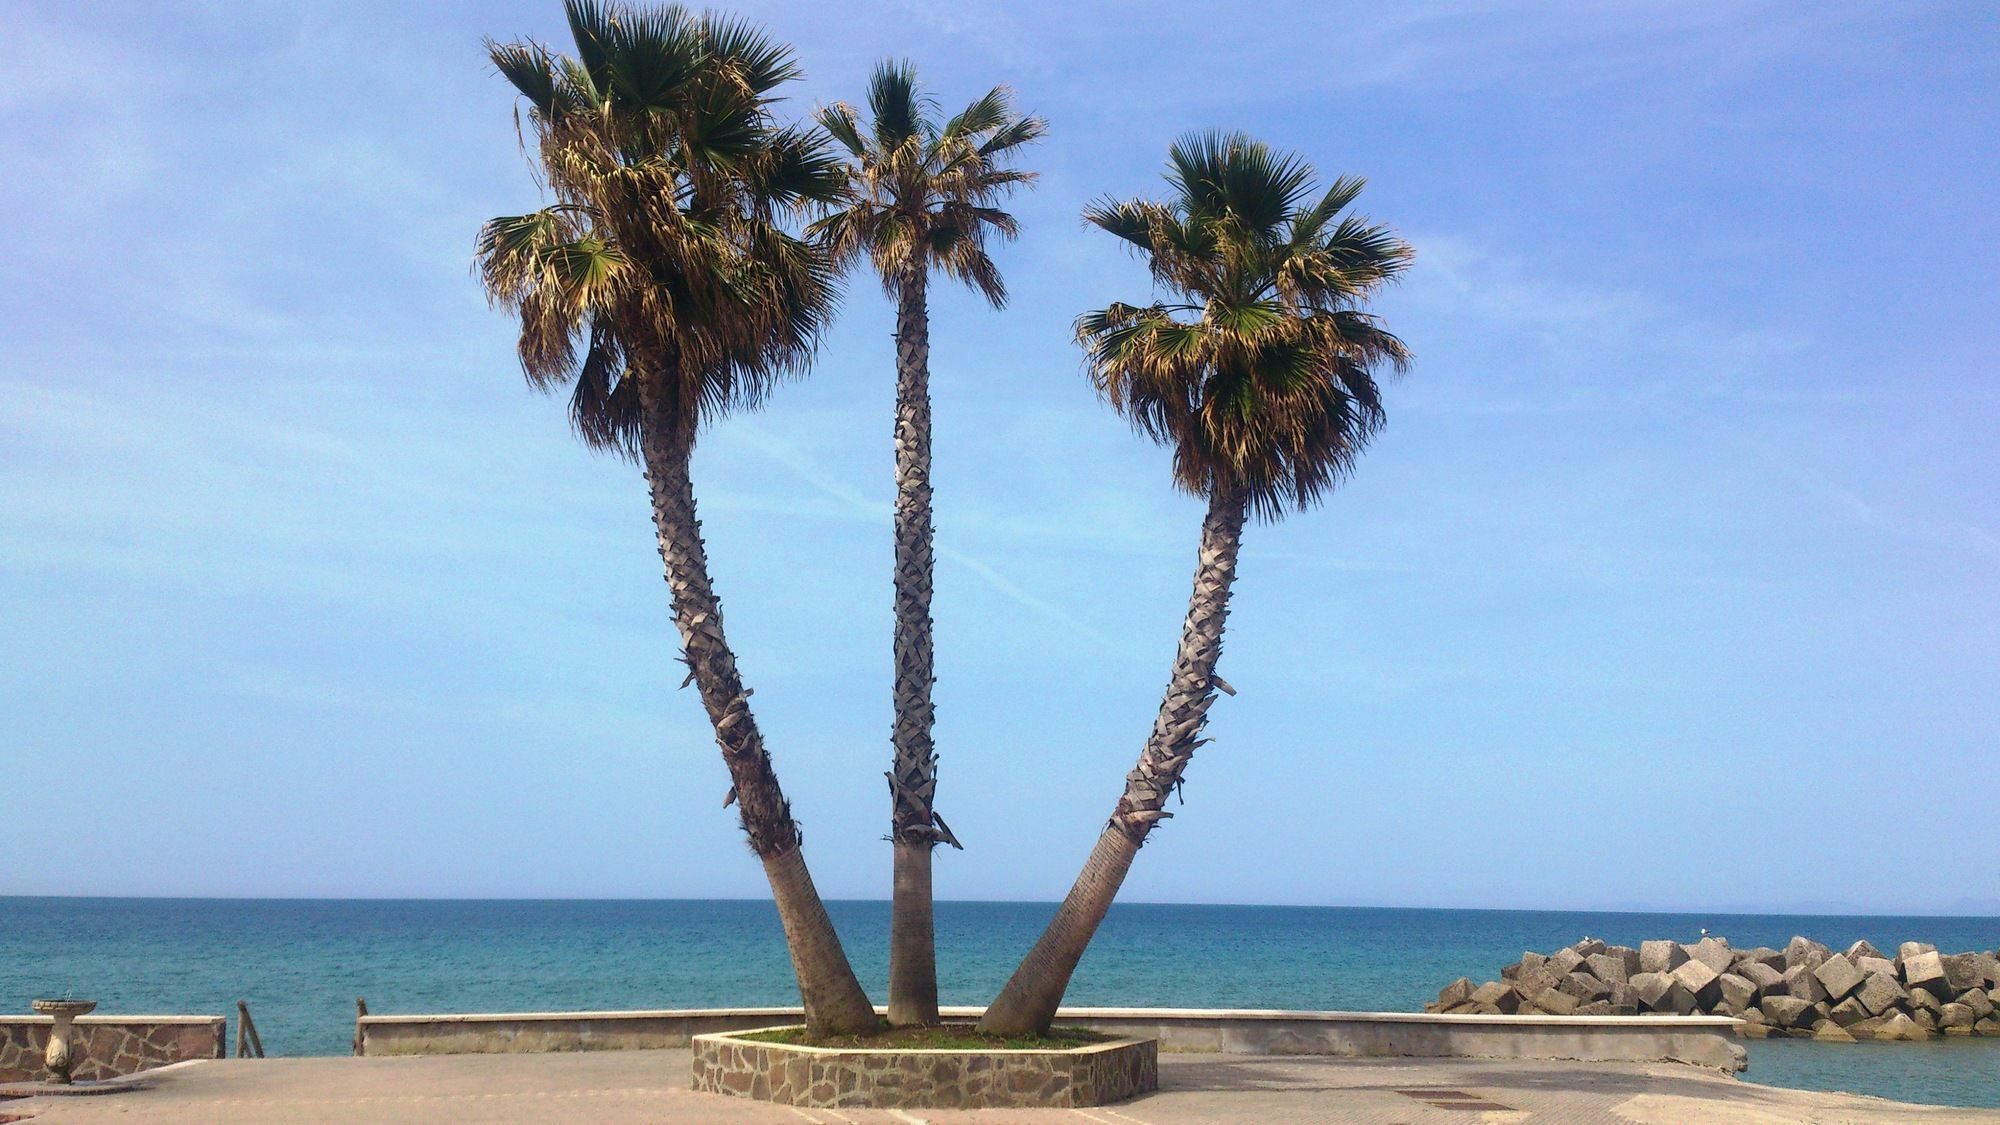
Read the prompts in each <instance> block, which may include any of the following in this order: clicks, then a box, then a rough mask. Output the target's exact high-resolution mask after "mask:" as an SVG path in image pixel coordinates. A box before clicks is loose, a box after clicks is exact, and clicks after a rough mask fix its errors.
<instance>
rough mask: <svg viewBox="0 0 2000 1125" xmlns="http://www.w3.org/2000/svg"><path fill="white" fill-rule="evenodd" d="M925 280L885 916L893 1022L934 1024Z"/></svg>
mask: <svg viewBox="0 0 2000 1125" xmlns="http://www.w3.org/2000/svg"><path fill="white" fill-rule="evenodd" d="M924 281H925V275H924V272H923V270H922V268H921V267H913V268H912V269H910V270H909V272H908V274H907V275H906V277H905V278H904V280H903V283H902V285H901V286H900V287H899V292H898V294H897V297H898V299H897V306H896V526H895V539H896V638H895V662H896V685H895V701H896V720H895V727H894V729H893V732H892V734H891V743H892V746H893V748H894V751H895V761H894V765H893V768H892V769H891V770H890V772H889V775H888V777H889V797H890V805H891V808H890V818H889V838H890V839H891V841H893V843H894V845H895V860H894V863H895V868H894V879H893V882H892V891H891V893H892V902H891V905H890V915H889V1022H890V1023H892V1024H895V1025H897V1026H904V1025H910V1024H935V1023H937V1022H938V994H937V945H936V938H935V936H934V933H933V930H932V920H931V850H932V849H933V848H935V847H937V845H938V843H939V842H940V841H949V842H950V843H951V844H953V845H954V846H956V845H957V843H958V841H957V840H955V839H952V838H951V834H950V830H949V829H945V828H943V824H944V822H943V821H942V820H939V819H938V817H937V813H936V811H935V809H934V808H933V807H932V799H933V797H934V796H935V794H936V791H937V753H936V750H935V748H934V746H933V744H932V741H931V725H932V722H933V720H934V717H935V711H934V709H933V707H932V704H931V684H932V682H933V681H935V680H936V678H937V677H936V674H935V665H934V662H933V655H932V647H931V586H932V576H933V571H934V559H933V557H932V550H931V537H932V531H931V394H930V351H931V345H930V318H929V314H928V312H927V311H926V309H925V305H924Z"/></svg>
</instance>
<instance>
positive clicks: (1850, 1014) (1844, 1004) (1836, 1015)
mask: <svg viewBox="0 0 2000 1125" xmlns="http://www.w3.org/2000/svg"><path fill="white" fill-rule="evenodd" d="M1871 1014H1872V1013H1870V1012H1869V1011H1868V1009H1867V1008H1864V1007H1862V1006H1861V1001H1860V1000H1858V999H1856V998H1855V997H1852V996H1849V997H1848V998H1847V999H1845V1000H1842V1001H1841V1002H1840V1003H1838V1004H1835V1005H1834V1006H1833V1007H1832V1008H1831V1009H1829V1010H1828V1012H1827V1018H1828V1019H1830V1020H1832V1021H1833V1022H1835V1023H1837V1024H1839V1025H1840V1026H1842V1027H1853V1026H1854V1025H1855V1024H1857V1023H1860V1022H1861V1021H1862V1020H1865V1019H1867V1018H1869V1016H1870V1015H1871Z"/></svg>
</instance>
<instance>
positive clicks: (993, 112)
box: [938, 86, 1014, 140]
mask: <svg viewBox="0 0 2000 1125" xmlns="http://www.w3.org/2000/svg"><path fill="white" fill-rule="evenodd" d="M1013 116H1014V107H1013V99H1012V97H1011V96H1010V95H1009V94H1008V92H1007V88H1006V87H1005V86H995V87H993V88H992V89H991V90H988V91H986V92H985V93H984V94H981V95H979V97H977V98H974V99H973V100H972V104H970V105H968V106H966V107H965V108H964V109H961V110H959V111H958V112H957V113H955V114H953V115H952V118H951V120H949V121H947V122H945V125H944V128H943V129H941V130H939V131H938V135H939V136H940V137H941V138H944V139H947V140H959V139H962V138H966V137H976V136H979V135H981V134H984V133H991V132H993V131H994V130H995V129H999V128H1000V127H1002V126H1004V125H1006V124H1007V123H1008V120H1009V119H1010V118H1012V117H1013Z"/></svg>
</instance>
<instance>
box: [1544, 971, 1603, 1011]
mask: <svg viewBox="0 0 2000 1125" xmlns="http://www.w3.org/2000/svg"><path fill="white" fill-rule="evenodd" d="M1556 988H1558V989H1560V990H1561V991H1563V992H1567V993H1569V994H1570V995H1571V996H1574V997H1576V999H1577V1002H1578V1003H1580V1004H1588V1003H1590V1002H1591V1001H1592V1000H1607V999H1609V998H1610V997H1611V986H1610V985H1607V984H1605V983H1604V982H1603V981H1601V980H1598V979H1597V978H1596V977H1594V976H1591V975H1590V974H1589V973H1587V972H1584V971H1583V970H1581V969H1579V970H1577V971H1576V972H1574V973H1571V974H1570V975H1568V976H1566V977H1564V978H1563V979H1561V980H1559V981H1557V982H1556Z"/></svg>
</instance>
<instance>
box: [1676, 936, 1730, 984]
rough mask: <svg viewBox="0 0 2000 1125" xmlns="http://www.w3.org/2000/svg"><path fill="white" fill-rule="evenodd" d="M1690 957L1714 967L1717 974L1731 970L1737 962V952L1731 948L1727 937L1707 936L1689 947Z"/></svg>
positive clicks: (1688, 953)
mask: <svg viewBox="0 0 2000 1125" xmlns="http://www.w3.org/2000/svg"><path fill="white" fill-rule="evenodd" d="M1687 955H1688V957H1689V958H1691V959H1693V960H1696V961H1699V962H1701V963H1702V964H1704V965H1707V966H1708V967H1709V968H1711V969H1714V970H1715V971H1716V974H1717V975H1721V974H1723V973H1726V972H1728V971H1729V969H1730V966H1732V965H1734V964H1736V954H1735V952H1734V951H1732V950H1731V949H1730V948H1729V941H1728V939H1727V938H1719V937H1705V938H1703V939H1701V940H1700V941H1698V942H1695V943H1694V944H1693V945H1690V946H1688V947H1687Z"/></svg>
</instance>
